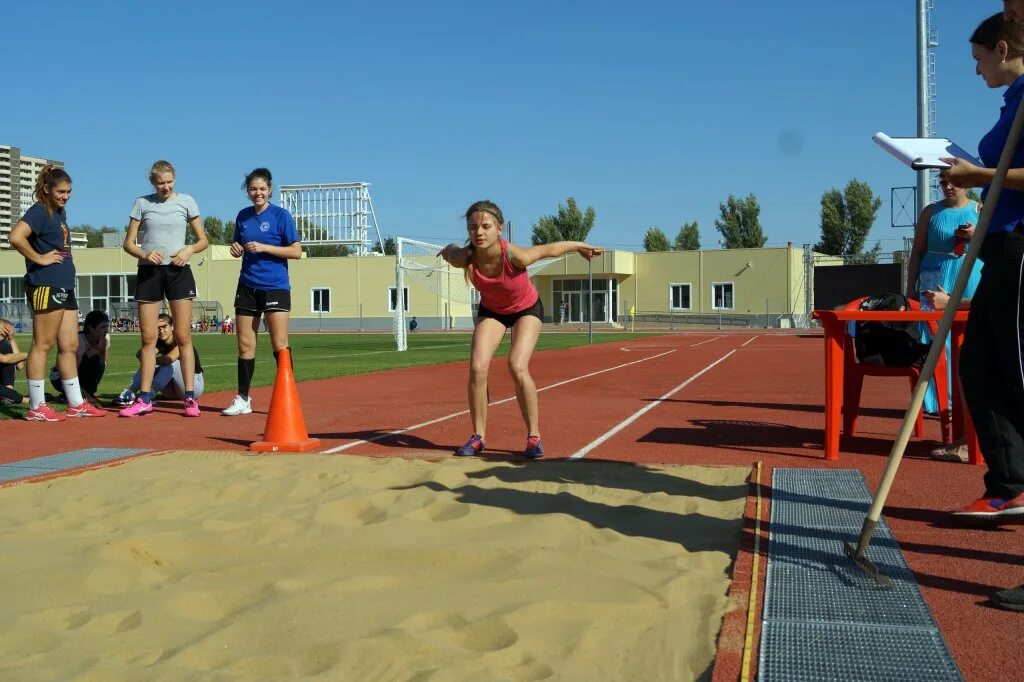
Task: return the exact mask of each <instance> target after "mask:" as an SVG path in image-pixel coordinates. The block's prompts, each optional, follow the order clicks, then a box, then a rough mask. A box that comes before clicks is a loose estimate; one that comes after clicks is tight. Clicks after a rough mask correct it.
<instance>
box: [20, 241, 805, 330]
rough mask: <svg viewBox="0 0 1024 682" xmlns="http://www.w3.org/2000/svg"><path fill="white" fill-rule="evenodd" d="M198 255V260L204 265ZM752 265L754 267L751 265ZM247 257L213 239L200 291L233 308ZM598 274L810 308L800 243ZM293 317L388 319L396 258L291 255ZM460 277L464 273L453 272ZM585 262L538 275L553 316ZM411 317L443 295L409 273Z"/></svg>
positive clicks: (665, 256) (626, 265)
mask: <svg viewBox="0 0 1024 682" xmlns="http://www.w3.org/2000/svg"><path fill="white" fill-rule="evenodd" d="M74 258H75V265H76V268H77V269H78V272H79V274H83V275H84V274H101V273H109V274H115V273H126V274H134V273H135V269H136V264H135V260H134V259H133V258H131V257H130V256H128V254H126V253H124V251H122V250H121V249H119V248H117V249H82V250H76V251H75V253H74ZM200 263H201V264H200ZM748 263H749V265H748ZM240 264H241V263H240V261H239V260H238V259H235V258H232V257H231V256H230V254H229V253H228V247H226V246H211V247H210V248H209V249H208V250H207V251H206V252H205V253H202V254H199V255H198V256H196V257H194V258H193V265H192V271H193V273H194V275H195V278H196V285H197V287H198V289H199V298H200V299H202V300H213V301H218V302H220V304H221V306H222V307H223V310H224V312H225V313H226V314H232V311H233V307H234V293H235V286H236V284H237V282H238V272H239V268H240ZM592 267H593V275H594V277H595V278H607V277H615V278H617V279H618V281H619V313H620V314H621V313H622V312H626V311H628V306H630V305H635V306H636V310H637V311H638V312H664V311H668V310H669V285H670V284H683V283H689V284H690V285H691V289H690V292H691V306H692V307H691V311H690V312H694V313H712V312H715V310H714V309H713V306H712V299H711V295H712V283H713V282H732V283H733V295H734V312H736V313H744V314H745V313H747V312H748V311H749V312H750V313H751V314H763V313H765V312H766V307H767V312H769V313H771V314H773V315H778V314H801V313H803V312H804V288H805V287H804V267H803V251H802V250H800V249H789V248H776V249H723V250H714V251H670V252H664V253H632V252H629V251H611V252H607V253H604V254H602V255H600V256H598V257H597V258H595V259H594V260H593V262H592ZM24 272H25V267H24V260H23V259H22V258H21V256H20V255H18V254H17V253H12V252H0V276H19V277H20V276H22V275H23V274H24ZM289 272H290V275H291V282H292V317H294V318H310V317H317V315H315V314H314V313H312V312H311V294H310V290H311V289H312V288H314V287H323V288H328V289H330V291H331V312H330V313H325V314H324V315H323V317H324V319H328V318H342V319H350V320H351V319H355V318H364V319H365V318H378V319H380V318H390V317H391V313H390V312H389V311H388V288H389V287H393V286H394V283H395V259H394V257H393V256H366V257H355V256H350V257H346V258H303V259H301V260H299V261H290V263H289ZM453 277H461V271H457V272H456V273H454V274H453ZM586 277H587V262H586V260H584V259H583V258H581V257H580V256H578V255H576V254H571V255H569V256H567V257H566V258H564V259H558V260H555V261H552V263H551V264H550V265H549V266H548V267H546V268H543V269H542V270H540V271H538V272H537V274H536V276H535V282H536V283H537V288H538V290H539V292H540V295H541V300H542V301H543V302H544V307H545V310H546V312H547V314H548V316H549V317H550V316H552V313H553V309H552V298H551V282H552V281H553V280H554V279H556V278H563V279H585V278H586ZM406 285H407V286H408V287H409V307H410V309H409V315H416V316H418V317H422V318H439V317H441V316H442V315H444V312H445V309H444V299H443V298H441V297H440V296H438V295H437V294H436V293H434V292H433V291H430V290H429V289H426V288H423V287H421V286H418V285H417V284H416V283H415V281H414V280H412V279H411V278H407V282H406ZM450 314H451V315H452V316H453V317H456V318H468V317H469V316H470V315H471V311H470V307H469V305H468V304H464V303H454V304H452V305H451V311H450Z"/></svg>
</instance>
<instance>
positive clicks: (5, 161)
mask: <svg viewBox="0 0 1024 682" xmlns="http://www.w3.org/2000/svg"><path fill="white" fill-rule="evenodd" d="M51 163H52V164H55V165H58V166H63V165H64V162H63V161H56V160H54V159H42V158H38V157H35V156H25V155H24V154H22V153H21V149H19V148H18V147H10V146H7V145H0V249H9V248H11V245H10V243H9V241H8V236H9V235H10V233H11V227H13V226H14V224H15V223H16V222H18V220H19V219H20V218H21V216H22V215H23V214H24V213H25V211H27V210H28V208H29V206H31V205H32V204H33V203H34V202H35V199H33V198H32V191H33V189H34V188H35V184H36V178H37V177H39V171H41V170H42V169H43V166H45V165H47V164H51ZM74 241H76V240H74V239H73V242H74ZM77 241H82V242H83V243H82V244H81V246H84V245H85V244H84V236H83V238H82V239H79V240H77ZM73 245H74V246H78V245H79V244H73Z"/></svg>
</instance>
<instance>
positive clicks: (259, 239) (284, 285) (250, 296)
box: [222, 168, 302, 417]
mask: <svg viewBox="0 0 1024 682" xmlns="http://www.w3.org/2000/svg"><path fill="white" fill-rule="evenodd" d="M271 182H272V178H271V175H270V171H269V170H267V169H266V168H257V169H255V170H254V171H252V172H251V173H249V174H248V175H246V176H245V185H244V188H245V191H246V193H247V194H248V195H249V201H251V202H252V206H251V207H246V208H243V209H242V210H241V211H239V212H238V217H237V218H235V233H234V236H233V237H232V238H231V255H232V256H234V257H235V258H241V259H242V270H241V272H240V273H239V276H238V288H237V289H236V290H235V330H236V334H237V338H238V395H236V396H235V399H234V400H233V401H231V404H230V405H228V407H227V409H225V410H224V411H223V413H222V414H225V415H227V416H229V417H236V416H238V415H240V414H249V413H250V412H252V398H250V397H249V387H250V386H251V385H252V375H253V373H254V372H255V370H256V332H257V331H258V330H259V326H260V315H262V316H263V318H264V323H265V324H266V328H267V331H268V332H269V333H270V346H271V348H273V349H274V358H275V359H276V358H278V353H280V352H281V351H282V350H284V349H285V348H287V347H288V313H289V311H290V310H291V301H292V295H291V293H292V292H291V288H292V287H291V283H290V281H289V279H288V259H289V258H302V244H301V243H300V241H299V232H298V230H297V229H296V227H295V219H294V218H292V214H291V213H289V212H288V211H287V209H284V208H281V207H280V206H275V205H274V204H271V203H270V195H271V191H272V184H271Z"/></svg>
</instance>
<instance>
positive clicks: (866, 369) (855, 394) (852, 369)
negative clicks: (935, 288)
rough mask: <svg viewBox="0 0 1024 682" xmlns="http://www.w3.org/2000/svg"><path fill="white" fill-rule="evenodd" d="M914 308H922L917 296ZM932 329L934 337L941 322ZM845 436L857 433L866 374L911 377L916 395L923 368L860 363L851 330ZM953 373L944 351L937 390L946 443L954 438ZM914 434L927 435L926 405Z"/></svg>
mask: <svg viewBox="0 0 1024 682" xmlns="http://www.w3.org/2000/svg"><path fill="white" fill-rule="evenodd" d="M866 298H868V297H867V296H863V297H861V298H858V299H856V300H854V301H850V302H849V303H847V304H846V305H845V306H844V307H843V309H844V310H859V309H860V304H861V302H862V301H863V300H864V299H866ZM908 300H909V302H910V309H911V310H920V309H921V304H920V303H918V302H917V301H915V300H913V299H908ZM927 324H928V330H929V331H930V332H931V334H932V337H933V338H934V337H935V335H936V334H937V333H938V330H939V325H938V324H937V323H936V322H928V323H927ZM843 348H844V350H843V363H844V367H843V374H844V377H845V378H844V381H843V435H846V436H852V435H854V434H855V433H856V432H857V412H858V411H859V410H860V394H861V388H862V387H863V384H864V377H866V376H873V377H907V378H908V379H909V381H910V394H911V395H913V394H914V387H915V386H917V380H918V379H919V378H920V377H921V369H920V368H919V367H879V366H877V365H864V364H861V363H859V362H857V355H856V351H855V350H854V343H853V338H852V337H850V335H849V331H847V337H846V343H844V344H843ZM948 377H949V373H948V371H947V370H946V353H945V351H943V353H942V355H940V356H939V362H938V364H937V365H935V390H936V394H937V395H938V396H939V404H940V405H941V406H942V407H941V408H940V410H939V423H940V428H941V430H942V440H943V442H945V443H949V442H951V441H952V435H953V430H952V426H953V420H952V414H951V413H950V410H949V397H948V396H949V388H948V383H949V380H948ZM914 436H916V437H917V438H921V437H922V436H924V408H923V407H922V409H921V410H920V411H919V412H918V413H917V423H916V425H915V426H914Z"/></svg>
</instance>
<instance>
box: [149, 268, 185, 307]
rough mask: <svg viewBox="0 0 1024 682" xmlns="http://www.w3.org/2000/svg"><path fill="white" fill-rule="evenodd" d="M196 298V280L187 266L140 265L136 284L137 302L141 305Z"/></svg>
mask: <svg viewBox="0 0 1024 682" xmlns="http://www.w3.org/2000/svg"><path fill="white" fill-rule="evenodd" d="M195 297H196V280H195V278H193V277H192V268H191V267H189V266H187V265H182V266H177V265H140V266H139V278H138V280H137V281H136V283H135V300H136V301H137V302H139V303H162V302H163V300H164V299H165V298H166V299H167V300H168V301H185V300H191V299H193V298H195Z"/></svg>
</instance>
